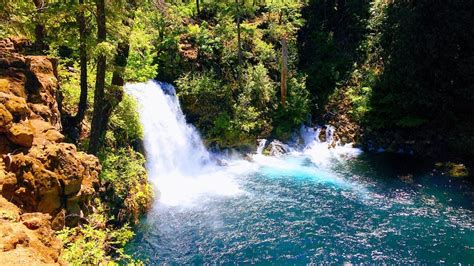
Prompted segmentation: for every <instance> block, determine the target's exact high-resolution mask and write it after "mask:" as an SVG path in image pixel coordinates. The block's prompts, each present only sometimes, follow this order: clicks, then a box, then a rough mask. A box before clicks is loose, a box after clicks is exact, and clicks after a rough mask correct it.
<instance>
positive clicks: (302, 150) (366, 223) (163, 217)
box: [127, 82, 474, 265]
mask: <svg viewBox="0 0 474 266" xmlns="http://www.w3.org/2000/svg"><path fill="white" fill-rule="evenodd" d="M127 92H128V93H130V94H131V95H133V96H134V97H135V98H136V99H137V100H138V102H139V113H140V119H141V122H142V124H143V127H144V146H145V151H146V157H147V172H148V177H149V179H150V181H151V182H153V183H154V185H155V187H156V188H157V190H158V192H157V199H156V202H155V204H154V207H153V210H152V211H151V212H150V213H149V214H148V215H147V216H146V217H145V218H144V219H143V220H142V222H141V223H140V224H139V225H138V226H137V228H136V237H135V238H134V240H133V241H132V242H131V243H130V244H129V245H128V246H127V253H128V254H131V255H134V256H135V257H137V258H139V259H141V260H142V261H144V262H145V263H147V264H163V263H170V264H196V265H198V264H203V263H219V264H221V263H226V264H227V263H229V264H230V263H237V264H247V263H255V264H297V265H300V264H307V263H310V262H317V263H321V262H328V263H337V264H341V263H345V262H350V263H362V262H364V263H398V264H407V263H424V264H435V263H436V264H453V263H462V264H474V213H473V211H474V203H473V200H474V190H473V187H474V186H473V184H472V183H469V182H468V181H466V180H462V179H456V178H449V177H447V176H443V175H442V174H441V173H439V172H435V171H433V170H432V169H431V168H430V167H431V166H432V165H433V164H432V163H427V164H425V162H423V161H420V160H417V159H415V158H414V157H405V156H401V155H397V156H389V155H386V154H372V155H370V154H364V153H361V152H360V150H358V149H354V148H351V147H349V146H344V147H341V146H338V147H336V148H335V149H328V144H327V143H323V142H321V141H320V140H319V138H318V137H317V136H319V135H320V132H321V128H318V129H312V128H305V127H303V128H302V130H301V138H300V141H301V140H303V142H304V143H300V145H299V148H295V149H294V150H292V151H290V153H289V154H286V155H283V156H279V157H268V156H264V155H261V154H255V155H253V156H250V158H247V160H244V159H242V158H241V157H239V156H235V155H232V154H227V155H219V156H218V155H215V154H212V153H209V152H208V151H207V150H206V149H205V146H204V145H203V143H202V140H201V138H200V135H199V132H197V130H196V129H195V128H194V127H193V126H192V125H190V124H187V123H186V119H185V116H184V114H183V113H182V111H181V108H180V106H179V101H178V99H177V98H176V95H175V94H174V88H173V87H172V86H171V85H169V84H165V83H157V82H147V83H142V84H129V85H127ZM334 130H337V129H335V128H332V127H328V128H327V129H326V138H325V139H331V137H332V132H334ZM262 143H263V144H264V142H262V141H261V142H260V143H259V144H262ZM263 144H262V147H260V148H259V149H258V150H259V151H262V149H263Z"/></svg>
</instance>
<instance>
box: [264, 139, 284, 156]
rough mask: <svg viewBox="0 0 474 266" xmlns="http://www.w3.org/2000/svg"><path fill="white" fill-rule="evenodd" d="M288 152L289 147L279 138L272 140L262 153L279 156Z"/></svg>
mask: <svg viewBox="0 0 474 266" xmlns="http://www.w3.org/2000/svg"><path fill="white" fill-rule="evenodd" d="M288 152H290V147H289V146H288V145H286V144H284V143H283V142H281V141H279V140H273V141H272V142H270V144H268V146H267V147H266V148H265V150H264V154H268V155H270V156H281V155H283V154H285V153H288Z"/></svg>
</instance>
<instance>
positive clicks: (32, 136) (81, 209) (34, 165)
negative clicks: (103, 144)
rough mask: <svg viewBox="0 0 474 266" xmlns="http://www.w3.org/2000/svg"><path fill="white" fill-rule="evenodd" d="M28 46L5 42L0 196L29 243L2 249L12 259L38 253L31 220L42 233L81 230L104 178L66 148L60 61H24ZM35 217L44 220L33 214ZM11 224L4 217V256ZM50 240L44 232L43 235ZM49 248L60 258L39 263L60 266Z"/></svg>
mask: <svg viewBox="0 0 474 266" xmlns="http://www.w3.org/2000/svg"><path fill="white" fill-rule="evenodd" d="M23 44H24V43H23V42H21V41H18V40H15V39H4V40H0V193H1V195H2V196H3V198H4V199H6V200H8V201H9V202H11V203H13V204H15V205H16V206H17V208H18V210H15V211H14V212H13V213H14V215H13V216H12V217H13V218H11V219H10V220H11V221H10V222H12V224H13V225H11V226H13V227H15V226H16V225H14V224H20V225H19V226H20V227H21V230H23V231H25V232H27V233H26V236H27V238H29V239H30V240H28V241H26V240H22V241H20V242H21V243H22V244H21V245H13V246H11V245H10V246H9V247H8V248H6V247H5V246H3V251H4V252H5V251H8V252H10V253H12V254H16V251H12V250H15V249H16V247H17V246H18V247H21V248H25V247H33V249H35V247H34V246H32V245H33V243H35V242H34V237H28V236H29V233H28V230H29V231H32V230H31V228H30V227H29V226H28V225H27V224H28V222H27V221H28V219H30V218H28V217H30V216H32V215H33V216H34V217H36V218H34V219H36V220H41V222H38V224H40V226H39V227H41V228H52V229H55V230H57V229H61V228H62V227H63V226H64V225H65V224H69V225H75V224H77V223H78V222H79V220H80V219H81V217H83V216H84V215H86V214H87V213H88V212H90V211H91V210H90V207H89V203H90V201H91V199H92V198H93V197H94V196H95V195H96V190H97V189H98V185H99V182H98V175H99V172H100V164H99V160H98V159H97V158H96V157H94V156H92V155H88V154H86V153H83V152H78V151H77V150H76V147H75V146H74V145H72V144H68V143H64V142H62V141H63V140H64V136H63V135H62V134H61V133H60V131H61V121H60V112H59V110H58V102H57V101H56V99H57V94H58V89H59V86H58V79H57V75H56V61H55V60H54V59H51V58H48V57H46V56H24V55H21V54H20V53H18V50H19V49H20V48H21V47H22V46H23ZM4 199H1V198H0V200H1V201H4ZM36 212H38V213H40V214H38V213H37V214H33V213H36ZM33 216H32V217H33ZM25 217H26V218H25ZM38 217H40V218H38ZM2 219H3V220H2ZM25 219H26V220H25ZM7 220H8V219H4V218H2V216H0V253H1V252H2V245H1V243H2V241H3V240H5V237H10V236H9V233H8V232H1V231H2V230H7V229H5V228H6V227H5V226H3V224H4V223H5V222H6V221H7ZM25 221H26V222H25ZM25 223H26V224H25ZM23 227H25V228H23ZM33 227H36V226H33ZM12 230H13V229H12ZM21 230H20V231H21ZM42 230H43V229H42ZM44 230H46V231H48V229H44ZM7 231H8V230H7ZM13 231H15V230H13ZM48 234H49V233H45V231H43V232H42V233H41V234H40V235H48ZM23 235H24V236H25V234H23ZM40 242H41V241H40ZM45 245H46V246H47V247H48V248H52V249H53V251H51V252H53V253H56V255H54V256H52V257H51V256H49V255H48V254H49V253H48V254H47V253H45V252H40V254H43V255H44V256H45V258H42V259H40V260H38V261H43V262H48V263H50V262H57V257H58V256H57V254H59V251H58V250H59V249H56V248H53V246H54V245H51V244H45ZM36 246H38V247H39V245H36ZM1 256H3V255H1ZM2 258H3V257H2ZM2 261H4V260H3V259H2Z"/></svg>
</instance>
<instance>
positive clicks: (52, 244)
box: [0, 196, 62, 265]
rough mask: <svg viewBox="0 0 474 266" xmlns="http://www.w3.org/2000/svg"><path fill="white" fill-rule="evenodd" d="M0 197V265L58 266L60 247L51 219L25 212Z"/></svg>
mask: <svg viewBox="0 0 474 266" xmlns="http://www.w3.org/2000/svg"><path fill="white" fill-rule="evenodd" d="M21 212H22V211H21V210H20V209H19V208H18V207H17V206H15V205H14V204H12V203H10V202H8V201H7V200H6V199H5V198H3V197H1V196H0V261H1V262H2V265H41V264H49V265H60V264H62V263H61V262H60V261H59V255H60V252H61V248H62V244H61V242H60V241H59V240H58V239H57V238H56V237H55V236H54V233H53V230H52V229H51V222H50V219H51V216H49V215H47V214H43V213H25V214H22V213H21Z"/></svg>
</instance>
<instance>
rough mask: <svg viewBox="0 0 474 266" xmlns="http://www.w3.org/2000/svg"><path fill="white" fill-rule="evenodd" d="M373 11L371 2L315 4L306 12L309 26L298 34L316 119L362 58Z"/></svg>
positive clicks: (346, 0) (320, 0)
mask: <svg viewBox="0 0 474 266" xmlns="http://www.w3.org/2000/svg"><path fill="white" fill-rule="evenodd" d="M369 8H370V1H368V0H359V1H354V0H311V1H309V3H308V5H307V6H305V7H304V8H303V10H302V15H303V18H304V19H305V20H306V23H305V25H304V26H303V27H302V28H301V30H300V32H299V34H298V50H299V58H300V61H299V67H300V69H302V70H303V71H304V72H305V73H306V74H307V75H308V78H307V84H306V85H307V88H308V89H309V90H310V92H311V95H312V101H313V105H312V110H311V111H312V114H313V116H314V117H315V118H320V117H321V116H322V115H323V112H324V106H325V105H326V104H327V102H328V97H329V96H330V95H331V94H332V92H334V90H335V89H336V87H337V86H338V84H341V83H342V82H343V81H344V80H346V79H347V77H348V75H349V74H350V72H351V70H352V68H353V66H354V63H355V62H356V61H358V60H359V58H360V57H359V54H358V48H359V46H360V44H361V41H362V40H363V39H364V36H365V34H366V33H367V20H368V18H369Z"/></svg>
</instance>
